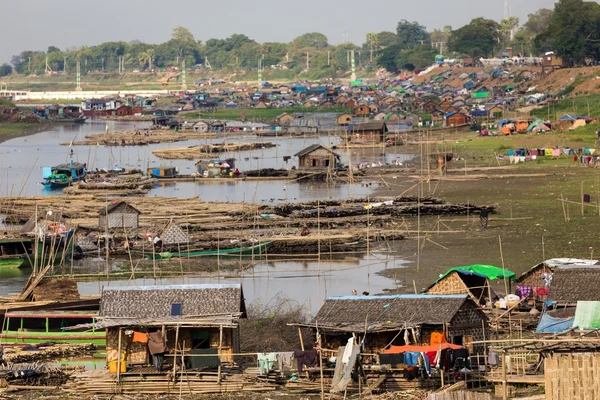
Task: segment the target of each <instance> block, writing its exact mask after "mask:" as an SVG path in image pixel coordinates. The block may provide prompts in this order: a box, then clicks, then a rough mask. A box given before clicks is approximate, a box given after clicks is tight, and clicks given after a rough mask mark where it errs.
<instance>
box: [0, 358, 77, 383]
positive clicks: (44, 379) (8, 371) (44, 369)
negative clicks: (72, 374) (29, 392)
mask: <svg viewBox="0 0 600 400" xmlns="http://www.w3.org/2000/svg"><path fill="white" fill-rule="evenodd" d="M0 378H2V379H4V380H5V381H6V382H9V383H10V384H12V385H22V386H60V385H64V384H65V383H67V381H68V380H69V375H67V374H66V373H64V372H63V371H61V370H60V369H58V368H56V367H54V366H53V365H51V364H47V363H39V362H34V363H21V364H10V365H9V366H8V367H7V368H5V369H2V370H0Z"/></svg>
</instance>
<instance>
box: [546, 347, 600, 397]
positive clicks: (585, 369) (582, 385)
mask: <svg viewBox="0 0 600 400" xmlns="http://www.w3.org/2000/svg"><path fill="white" fill-rule="evenodd" d="M599 367H600V354H599V353H572V354H569V353H554V354H552V355H548V356H547V357H546V358H545V361H544V370H545V375H546V400H595V399H600V368H599Z"/></svg>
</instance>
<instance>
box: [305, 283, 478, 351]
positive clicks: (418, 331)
mask: <svg viewBox="0 0 600 400" xmlns="http://www.w3.org/2000/svg"><path fill="white" fill-rule="evenodd" d="M487 321H488V318H487V316H486V315H485V314H484V313H483V311H481V309H480V308H479V306H478V305H477V304H475V302H474V301H473V300H472V299H471V298H469V297H468V296H467V295H447V296H443V295H384V296H342V297H330V298H328V299H327V300H326V301H325V303H324V304H323V306H322V307H321V309H320V310H319V312H318V313H317V315H316V316H315V318H314V319H313V320H312V321H311V322H310V325H309V326H310V327H311V328H315V329H316V328H318V330H319V332H321V334H322V335H323V347H324V348H326V349H337V348H338V347H339V346H341V345H343V344H344V343H345V342H346V341H347V340H348V339H349V338H350V337H351V336H352V335H353V334H354V335H359V336H363V335H365V334H366V340H365V352H366V353H370V352H378V351H380V350H382V349H383V348H384V347H385V346H387V345H389V344H391V345H395V346H402V345H405V344H416V345H422V344H429V342H430V337H431V334H432V333H434V332H440V333H441V332H445V333H446V337H447V338H448V342H450V343H454V344H458V345H462V346H465V347H469V343H471V342H473V341H476V340H483V339H484V334H483V333H484V332H483V330H484V327H485V326H487ZM404 331H408V335H405V334H404ZM405 337H410V343H406V342H405ZM414 338H417V339H416V343H415V341H414ZM471 350H472V349H471Z"/></svg>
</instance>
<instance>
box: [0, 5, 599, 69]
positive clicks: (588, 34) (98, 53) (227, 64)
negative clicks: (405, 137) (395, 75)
mask: <svg viewBox="0 0 600 400" xmlns="http://www.w3.org/2000/svg"><path fill="white" fill-rule="evenodd" d="M599 46H600V5H599V4H598V3H596V2H586V1H583V0H559V1H558V2H557V3H556V5H555V8H554V10H550V9H541V10H538V11H537V12H535V13H532V14H530V15H529V16H528V19H527V21H526V22H525V23H524V24H523V25H520V21H519V19H518V18H516V17H511V18H507V19H504V20H501V21H500V22H496V21H493V20H490V19H485V18H474V19H473V20H472V21H471V22H470V23H468V24H467V25H465V26H462V27H460V28H457V29H454V28H452V27H451V26H445V27H444V28H443V29H435V30H434V31H432V32H428V31H427V29H426V28H425V27H424V26H423V25H421V24H420V23H418V22H410V21H406V20H402V21H400V22H399V23H398V25H397V27H396V31H395V32H389V31H384V32H379V33H368V34H367V35H366V40H365V42H364V43H363V44H362V45H361V46H357V45H355V44H352V43H343V44H340V45H331V44H329V43H328V38H327V37H326V36H325V35H323V34H321V33H318V32H311V33H306V34H304V35H301V36H299V37H297V38H295V39H294V40H292V41H291V42H289V43H281V42H266V43H258V42H256V41H255V40H252V39H251V38H249V37H248V36H246V35H243V34H234V35H231V36H230V37H228V38H226V39H210V40H207V41H206V42H202V41H200V40H197V39H196V38H194V35H193V34H192V33H191V32H190V30H189V29H187V28H185V27H177V28H175V29H174V30H173V33H172V36H171V38H170V40H168V41H167V42H164V43H161V44H158V45H154V44H147V43H143V42H140V41H132V42H129V43H126V42H106V43H102V44H100V45H97V46H93V47H88V46H82V47H78V48H73V49H65V50H61V49H59V48H57V47H55V46H50V47H49V48H48V49H47V51H23V52H21V53H20V54H18V55H15V56H14V57H13V59H12V63H11V64H12V65H8V64H4V65H2V66H0V76H5V75H9V74H10V73H12V72H13V69H14V72H16V73H19V74H32V73H33V74H41V73H44V72H47V71H49V70H50V71H54V72H63V71H65V72H66V73H72V72H73V71H74V69H75V65H76V63H77V62H79V63H80V65H81V71H82V73H84V74H86V73H89V72H96V71H101V72H124V71H127V72H131V71H133V70H139V71H148V70H164V69H165V68H167V67H173V66H175V67H180V66H181V65H182V61H184V60H185V63H186V66H187V67H188V68H209V67H210V68H211V69H214V70H222V69H246V70H247V69H257V68H258V67H259V65H261V66H262V68H263V69H264V68H278V69H289V70H292V71H293V72H294V73H295V74H299V73H300V72H302V71H306V70H311V71H318V72H320V74H321V75H322V76H323V77H325V76H328V77H336V76H337V74H338V73H340V71H341V72H342V73H346V72H347V71H348V70H349V69H350V65H351V58H350V54H351V51H354V57H355V60H356V65H357V67H359V68H365V69H375V68H385V69H387V70H389V71H393V72H397V71H400V70H409V71H410V70H414V69H419V68H425V67H427V66H429V65H431V64H432V63H433V61H434V59H435V56H436V55H437V54H443V55H444V56H445V57H446V58H461V57H473V58H480V57H492V56H498V55H500V54H501V51H502V50H503V49H505V48H506V47H511V48H512V49H513V54H514V55H517V56H522V57H526V56H539V55H541V54H543V53H544V52H546V51H554V52H555V53H556V54H557V55H559V56H561V57H563V58H564V59H565V60H567V61H568V62H570V63H572V64H583V63H586V62H587V63H589V62H595V61H596V60H597V59H598V50H599Z"/></svg>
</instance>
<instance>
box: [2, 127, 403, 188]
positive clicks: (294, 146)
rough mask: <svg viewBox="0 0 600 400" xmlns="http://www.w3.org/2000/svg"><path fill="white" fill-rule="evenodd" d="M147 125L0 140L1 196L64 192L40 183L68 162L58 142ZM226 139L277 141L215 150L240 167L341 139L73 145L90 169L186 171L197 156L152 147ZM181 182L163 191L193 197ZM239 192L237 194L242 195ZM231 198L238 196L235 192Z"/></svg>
mask: <svg viewBox="0 0 600 400" xmlns="http://www.w3.org/2000/svg"><path fill="white" fill-rule="evenodd" d="M147 124H148V123H140V122H136V123H133V122H116V121H99V120H96V121H94V120H91V121H89V122H86V123H85V124H76V125H62V126H57V127H52V129H51V130H49V131H45V132H40V133H37V134H34V135H31V136H25V137H21V138H15V139H11V140H8V141H6V142H3V143H0V196H6V195H23V196H33V195H39V194H43V195H51V194H52V195H54V194H60V193H61V192H54V191H44V189H43V186H42V185H41V184H40V181H41V167H42V166H53V165H57V164H61V163H64V162H67V161H68V156H67V153H68V147H67V146H60V143H69V142H71V141H77V140H83V139H85V136H86V135H90V134H98V133H102V132H104V131H105V130H106V128H107V127H108V130H109V131H122V130H133V129H135V128H136V127H137V128H139V127H142V126H145V125H147ZM223 141H228V142H230V143H232V142H260V141H264V142H275V143H276V144H277V146H276V147H272V148H267V149H256V150H252V151H239V152H231V153H223V154H215V158H219V157H220V158H230V157H232V158H235V159H236V167H237V168H239V169H240V170H241V171H247V170H254V169H262V168H292V167H293V166H296V165H297V159H296V158H294V157H293V155H294V154H296V153H297V152H298V151H300V150H302V149H303V148H305V147H307V146H309V145H311V144H315V143H320V144H323V145H325V146H334V145H338V144H339V143H340V138H339V137H337V136H323V137H300V138H289V137H288V138H285V137H284V138H260V137H256V136H254V135H248V136H242V137H234V138H225V137H216V138H211V139H197V140H190V141H187V142H179V143H160V144H152V145H148V146H125V147H120V146H119V147H115V146H110V147H106V146H76V147H74V149H75V155H76V159H77V161H79V162H82V163H87V165H88V168H90V169H95V168H113V167H124V168H139V169H142V170H145V169H146V168H147V167H148V166H157V165H168V166H174V167H178V168H179V171H180V173H182V174H191V173H193V172H194V171H195V166H194V164H195V160H161V159H158V158H156V157H155V156H154V155H153V154H152V151H153V150H156V149H159V148H174V147H187V146H193V145H198V144H206V143H217V142H223ZM401 150H402V148H401V147H394V148H390V149H388V150H387V152H385V151H384V149H382V148H378V149H350V150H346V149H338V150H336V151H337V152H338V153H339V154H340V156H341V161H342V163H344V164H352V165H357V164H359V163H376V164H378V163H381V164H386V163H388V164H389V163H393V162H394V161H395V160H398V161H406V160H408V159H410V158H411V157H412V156H410V155H406V154H403V153H401ZM289 156H292V158H291V159H289V160H287V161H285V160H284V157H286V159H287V157H289ZM279 184H280V183H279ZM177 186H181V188H180V189H179V190H172V191H165V192H164V195H168V196H176V197H193V196H194V194H193V193H194V192H195V191H196V189H197V188H195V187H193V186H190V185H184V184H180V183H177ZM205 190H206V189H205ZM210 190H211V191H212V190H214V191H215V192H216V193H214V194H213V193H211V194H207V197H210V198H212V197H215V196H218V195H219V193H220V191H219V188H218V187H217V186H215V187H214V189H210ZM236 196H237V197H239V195H236ZM248 196H249V194H248V193H246V197H248ZM232 197H234V196H233V195H232ZM269 197H273V196H269ZM296 197H297V196H296Z"/></svg>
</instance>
